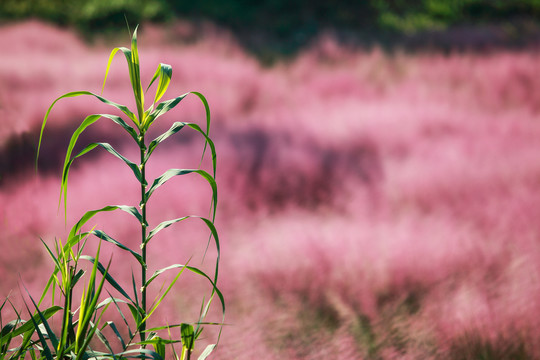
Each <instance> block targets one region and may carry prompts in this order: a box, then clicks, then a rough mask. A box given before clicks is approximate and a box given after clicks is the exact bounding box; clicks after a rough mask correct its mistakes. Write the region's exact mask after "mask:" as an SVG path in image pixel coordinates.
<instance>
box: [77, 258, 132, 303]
mask: <svg viewBox="0 0 540 360" xmlns="http://www.w3.org/2000/svg"><path fill="white" fill-rule="evenodd" d="M80 258H81V259H84V260H88V261H90V262H91V263H92V264H93V263H94V261H96V259H95V258H93V257H91V256H88V255H82V256H81V257H80ZM98 270H99V272H100V273H101V275H105V279H106V280H107V282H108V283H109V284H111V286H112V287H113V288H115V289H116V290H117V291H118V292H119V293H120V294H122V296H124V297H126V299H128V300H129V301H131V302H133V300H131V298H130V297H129V295H128V294H127V293H126V292H125V290H124V289H123V288H122V287H121V286H120V284H118V282H117V281H116V280H115V279H114V278H113V277H112V276H111V274H110V273H108V272H106V270H105V267H104V266H103V264H101V263H100V262H98Z"/></svg>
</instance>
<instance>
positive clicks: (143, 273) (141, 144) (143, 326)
mask: <svg viewBox="0 0 540 360" xmlns="http://www.w3.org/2000/svg"><path fill="white" fill-rule="evenodd" d="M139 149H140V152H141V163H140V170H141V216H142V222H141V248H142V249H141V250H142V258H143V263H144V266H141V286H142V294H141V298H142V300H141V306H142V309H143V314H144V315H143V316H144V317H146V286H145V284H146V246H145V242H146V201H147V199H146V186H147V185H146V163H145V157H146V145H145V144H144V132H142V131H141V133H140V135H139ZM145 330H146V320H145V321H144V322H143V323H142V324H141V329H140V334H141V341H145V340H146V333H145ZM144 347H145V346H144V345H143V348H144Z"/></svg>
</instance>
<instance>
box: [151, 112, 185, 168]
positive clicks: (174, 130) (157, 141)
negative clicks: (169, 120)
mask: <svg viewBox="0 0 540 360" xmlns="http://www.w3.org/2000/svg"><path fill="white" fill-rule="evenodd" d="M185 125H186V123H183V122H175V123H174V124H172V126H171V128H170V129H169V130H167V131H166V132H164V133H163V134H161V135H160V136H158V137H157V138H155V139H154V140H152V141H151V142H150V144H149V145H148V151H147V152H146V156H145V158H144V162H146V161H147V160H148V158H150V155H152V153H153V152H154V150H155V148H156V146H158V144H160V143H161V142H162V141H163V140H165V139H167V138H168V137H169V136H171V135H174V134H176V133H177V132H179V131H180V130H182V128H184V126H185Z"/></svg>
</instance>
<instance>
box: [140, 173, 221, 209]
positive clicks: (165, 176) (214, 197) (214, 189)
mask: <svg viewBox="0 0 540 360" xmlns="http://www.w3.org/2000/svg"><path fill="white" fill-rule="evenodd" d="M191 173H196V174H199V175H200V176H202V177H203V178H204V179H206V181H207V182H208V184H210V186H211V187H212V203H213V204H214V207H215V206H216V204H217V184H216V181H215V180H214V178H213V177H212V175H210V174H208V173H207V172H206V171H204V170H196V169H169V170H167V171H165V172H164V173H163V175H161V176H160V177H158V178H156V179H155V180H154V182H153V184H152V185H151V186H150V188H149V189H148V191H146V194H145V197H146V201H148V199H149V198H150V196H151V195H152V193H153V192H154V191H155V190H156V189H157V188H159V187H160V186H161V185H163V184H165V183H166V182H167V181H169V180H170V179H171V178H173V177H175V176H180V175H187V174H191Z"/></svg>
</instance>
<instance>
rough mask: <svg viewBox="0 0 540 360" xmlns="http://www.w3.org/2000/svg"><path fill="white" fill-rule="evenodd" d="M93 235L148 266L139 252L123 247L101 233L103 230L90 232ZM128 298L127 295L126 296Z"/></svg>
mask: <svg viewBox="0 0 540 360" xmlns="http://www.w3.org/2000/svg"><path fill="white" fill-rule="evenodd" d="M90 233H91V234H93V235H94V236H96V237H98V238H99V239H101V240H105V241H107V242H109V243H111V244H114V245H116V246H118V247H119V248H120V249H122V250H124V251H127V252H129V253H130V254H131V255H133V256H134V257H135V259H137V261H138V262H139V263H140V264H141V265H142V266H144V267H146V264H145V263H144V260H143V258H142V256H141V255H140V254H138V253H137V252H135V251H133V250H131V249H130V248H128V247H127V246H125V245H123V244H122V243H120V242H119V241H117V240H115V239H113V238H112V237H110V236H109V235H107V234H106V233H105V232H103V231H101V230H92V231H90ZM111 285H112V284H111ZM126 296H127V295H126Z"/></svg>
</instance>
